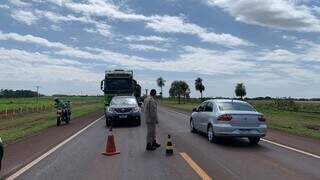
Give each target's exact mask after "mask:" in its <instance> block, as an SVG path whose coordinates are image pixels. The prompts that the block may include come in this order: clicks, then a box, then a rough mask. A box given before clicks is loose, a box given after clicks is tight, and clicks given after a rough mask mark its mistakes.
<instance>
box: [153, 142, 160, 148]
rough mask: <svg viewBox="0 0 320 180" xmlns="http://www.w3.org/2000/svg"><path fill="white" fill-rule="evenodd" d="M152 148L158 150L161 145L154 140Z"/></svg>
mask: <svg viewBox="0 0 320 180" xmlns="http://www.w3.org/2000/svg"><path fill="white" fill-rule="evenodd" d="M152 146H153V147H156V148H158V147H160V146H161V144H158V143H157V141H156V140H153V142H152Z"/></svg>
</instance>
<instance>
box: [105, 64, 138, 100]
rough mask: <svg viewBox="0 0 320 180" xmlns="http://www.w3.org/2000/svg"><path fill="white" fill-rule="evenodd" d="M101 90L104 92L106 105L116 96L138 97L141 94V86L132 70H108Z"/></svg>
mask: <svg viewBox="0 0 320 180" xmlns="http://www.w3.org/2000/svg"><path fill="white" fill-rule="evenodd" d="M101 90H102V91H103V92H104V99H105V106H108V105H109V104H110V101H111V99H112V98H113V97H114V96H135V97H136V98H137V99H139V98H140V96H141V86H140V85H139V84H138V83H137V81H136V80H134V79H133V71H132V70H123V69H115V70H106V72H105V78H104V79H103V80H102V81H101Z"/></svg>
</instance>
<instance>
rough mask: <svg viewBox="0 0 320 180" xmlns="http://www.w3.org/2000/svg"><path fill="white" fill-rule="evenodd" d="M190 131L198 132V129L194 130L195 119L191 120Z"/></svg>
mask: <svg viewBox="0 0 320 180" xmlns="http://www.w3.org/2000/svg"><path fill="white" fill-rule="evenodd" d="M190 131H191V132H192V133H196V132H197V130H196V128H194V123H193V119H190Z"/></svg>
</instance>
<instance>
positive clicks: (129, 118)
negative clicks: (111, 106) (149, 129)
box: [106, 112, 141, 124]
mask: <svg viewBox="0 0 320 180" xmlns="http://www.w3.org/2000/svg"><path fill="white" fill-rule="evenodd" d="M106 121H107V122H108V121H109V122H112V124H120V123H137V122H140V121H141V115H140V112H132V113H127V114H111V113H107V114H106Z"/></svg>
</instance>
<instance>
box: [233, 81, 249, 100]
mask: <svg viewBox="0 0 320 180" xmlns="http://www.w3.org/2000/svg"><path fill="white" fill-rule="evenodd" d="M235 93H236V96H237V97H240V98H241V99H243V97H244V96H245V95H247V92H246V87H245V86H244V84H243V83H238V84H237V85H236V89H235Z"/></svg>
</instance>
